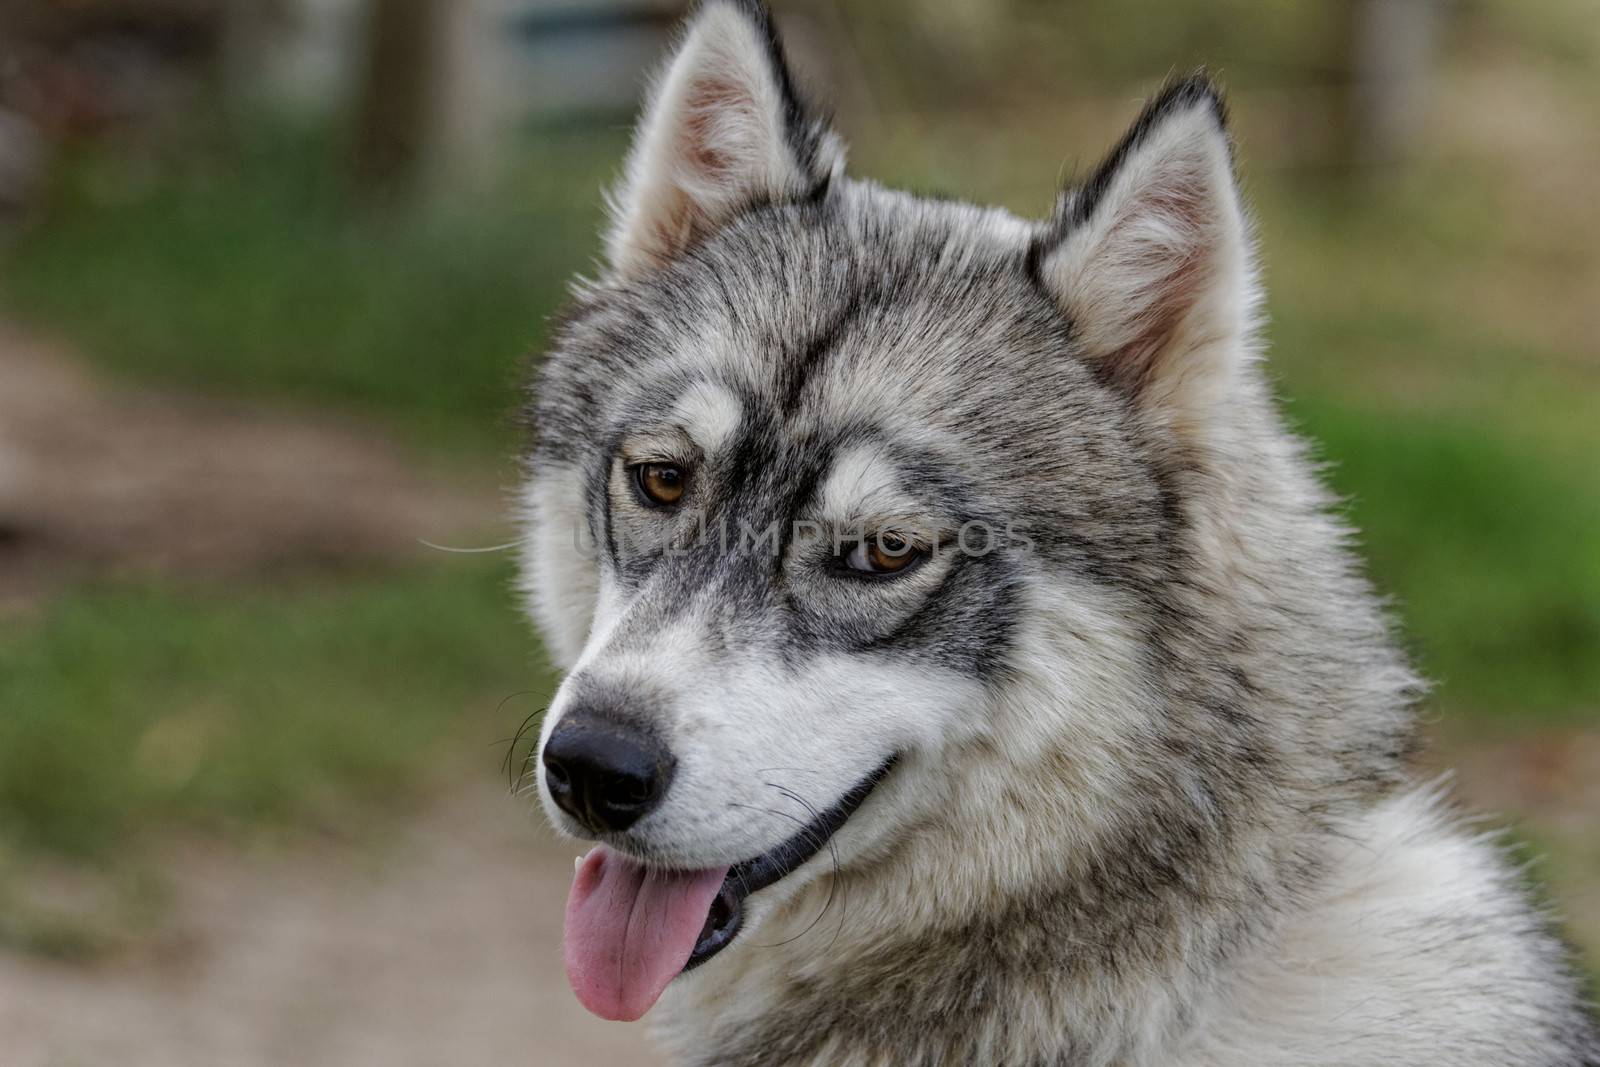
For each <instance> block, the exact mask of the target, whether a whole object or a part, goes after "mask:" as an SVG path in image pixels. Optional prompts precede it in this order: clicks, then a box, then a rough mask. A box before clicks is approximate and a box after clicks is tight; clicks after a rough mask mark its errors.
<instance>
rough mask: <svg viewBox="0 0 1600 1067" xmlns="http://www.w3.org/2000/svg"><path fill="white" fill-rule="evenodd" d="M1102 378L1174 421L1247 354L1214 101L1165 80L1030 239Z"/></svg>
mask: <svg viewBox="0 0 1600 1067" xmlns="http://www.w3.org/2000/svg"><path fill="white" fill-rule="evenodd" d="M1033 254H1034V257H1035V258H1034V265H1035V269H1036V271H1037V274H1038V277H1039V280H1040V282H1041V283H1042V284H1043V285H1044V286H1045V288H1046V289H1047V290H1048V291H1049V292H1050V293H1051V294H1052V295H1053V296H1054V297H1055V299H1056V300H1057V301H1058V302H1059V303H1060V305H1061V307H1062V309H1063V310H1064V311H1065V312H1066V314H1067V316H1068V318H1069V319H1070V321H1071V323H1072V327H1073V330H1074V333H1075V334H1076V336H1077V337H1078V339H1079V341H1080V342H1081V343H1082V344H1083V345H1084V348H1085V350H1086V352H1087V355H1088V357H1089V358H1090V359H1092V360H1094V361H1095V362H1096V364H1097V365H1098V366H1099V367H1100V368H1101V369H1102V370H1103V371H1104V375H1105V377H1106V378H1107V379H1108V380H1110V381H1111V382H1113V383H1114V384H1116V385H1118V386H1120V387H1121V388H1123V389H1125V390H1126V391H1128V392H1129V393H1130V394H1132V395H1134V396H1135V398H1136V399H1137V400H1138V402H1139V403H1141V404H1142V405H1143V406H1145V407H1146V408H1153V409H1156V410H1159V411H1160V412H1161V413H1162V414H1164V415H1165V416H1167V417H1168V418H1169V419H1170V420H1172V421H1176V422H1188V421H1190V420H1192V419H1195V418H1197V417H1201V416H1202V413H1203V411H1204V410H1206V409H1208V408H1211V407H1212V406H1213V405H1214V404H1215V403H1216V402H1218V401H1220V400H1222V399H1223V398H1224V397H1225V396H1226V395H1227V390H1228V386H1229V384H1230V382H1231V381H1232V377H1233V374H1232V372H1233V371H1234V370H1235V369H1236V367H1237V366H1238V365H1239V364H1240V363H1241V362H1242V361H1244V360H1245V359H1247V358H1248V356H1249V345H1248V344H1247V343H1246V342H1248V340H1249V335H1250V331H1251V329H1252V326H1253V320H1254V309H1255V303H1256V286H1255V280H1254V271H1253V266H1252V263H1251V259H1252V253H1251V247H1250V235H1249V228H1248V224H1247V222H1246V219H1245V216H1244V212H1243V210H1242V208H1241V205H1240V201H1239V193H1238V189H1237V187H1236V185H1235V182H1234V175H1233V159H1232V151H1231V147H1230V143H1229V140H1228V133H1227V127H1226V120H1225V115H1224V110H1223V106H1222V99H1221V97H1220V95H1219V94H1218V92H1217V90H1216V88H1215V86H1213V85H1212V84H1211V82H1210V81H1209V80H1208V79H1207V78H1206V77H1205V76H1203V75H1195V76H1193V77H1191V78H1188V79H1186V80H1184V81H1180V82H1176V83H1174V84H1172V85H1169V86H1168V87H1167V88H1166V89H1165V90H1164V91H1163V92H1162V93H1161V94H1160V95H1158V96H1157V97H1156V98H1155V100H1153V101H1152V102H1151V103H1150V104H1149V105H1148V106H1147V107H1146V108H1145V110H1144V113H1143V114H1142V115H1141V116H1140V117H1139V120H1138V121H1137V122H1136V123H1134V125H1133V128H1132V129H1131V130H1130V131H1129V132H1128V134H1127V136H1126V137H1124V138H1123V140H1122V142H1121V143H1120V144H1119V145H1118V146H1117V147H1116V148H1115V149H1114V150H1113V151H1112V152H1111V154H1110V155H1109V156H1108V157H1107V158H1106V160H1105V161H1104V162H1103V163H1101V164H1100V166H1099V167H1098V168H1096V170H1095V171H1094V173H1093V174H1092V175H1091V176H1090V177H1089V179H1088V180H1087V181H1085V182H1084V183H1083V184H1081V185H1079V186H1078V187H1076V188H1075V189H1073V190H1071V191H1069V192H1068V193H1067V194H1066V195H1065V196H1063V198H1062V202H1061V206H1060V209H1059V211H1058V212H1057V215H1056V218H1055V219H1054V220H1053V221H1052V223H1051V227H1050V229H1049V231H1047V233H1046V235H1045V236H1044V237H1043V238H1042V239H1041V241H1040V242H1039V244H1038V245H1037V246H1036V247H1035V249H1034V253H1033Z"/></svg>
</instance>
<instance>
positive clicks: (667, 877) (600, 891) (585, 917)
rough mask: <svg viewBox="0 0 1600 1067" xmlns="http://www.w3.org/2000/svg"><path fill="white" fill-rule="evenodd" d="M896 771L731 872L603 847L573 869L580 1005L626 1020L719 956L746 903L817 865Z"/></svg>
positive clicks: (573, 959)
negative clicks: (655, 864)
mask: <svg viewBox="0 0 1600 1067" xmlns="http://www.w3.org/2000/svg"><path fill="white" fill-rule="evenodd" d="M892 766H894V758H893V757H890V758H889V759H888V760H886V761H884V763H883V765H882V766H880V767H878V768H877V769H876V770H875V771H873V772H872V773H871V774H869V775H867V776H866V777H865V778H863V779H862V780H861V781H859V782H857V783H856V784H855V785H853V786H851V787H850V789H849V790H847V791H846V792H845V794H844V795H843V796H841V797H840V798H839V799H838V801H837V802H835V803H834V805H833V806H832V807H830V808H828V809H826V810H824V811H822V812H819V813H817V814H816V815H815V817H813V818H812V819H811V821H810V822H808V823H806V824H805V825H804V826H802V827H801V828H800V830H799V832H798V833H796V834H794V835H793V836H792V837H790V838H789V839H788V840H786V841H783V842H782V843H780V844H779V845H778V846H777V847H775V848H773V849H771V850H769V851H767V852H764V853H762V854H761V855H759V856H756V857H754V858H752V859H748V860H744V861H742V862H740V863H737V864H734V865H733V866H732V867H714V868H707V869H704V870H697V871H669V870H659V869H655V868H649V867H646V866H645V865H644V864H642V863H640V862H639V861H637V860H635V859H632V858H631V857H628V856H626V855H624V854H622V853H620V852H617V851H615V850H614V849H610V848H607V847H606V846H605V845H600V846H597V847H596V848H594V849H592V850H591V851H590V852H589V854H588V855H587V856H585V857H583V859H582V860H580V861H579V862H578V869H577V874H576V875H575V877H574V878H573V881H572V895H571V896H570V897H569V898H568V900H567V917H566V948H565V955H566V965H567V978H568V980H569V981H570V982H571V983H572V990H573V992H574V993H576V994H577V995H578V999H579V1000H580V1001H582V1002H583V1006H584V1007H586V1008H588V1009H589V1010H590V1011H592V1012H594V1013H595V1014H596V1015H598V1016H600V1017H601V1018H605V1019H619V1020H630V1021H631V1020H633V1019H637V1018H639V1017H640V1016H642V1015H643V1014H644V1013H645V1012H647V1011H649V1010H650V1008H651V1007H652V1006H653V1005H654V1004H655V1002H656V1000H657V999H658V998H659V997H660V996H661V993H662V991H663V990H665V989H666V987H667V984H668V983H669V982H671V981H672V979H673V978H676V977H677V976H678V975H679V974H681V973H683V972H684V971H686V970H689V969H690V968H692V967H697V966H699V965H700V964H702V963H704V962H705V961H706V960H709V959H710V958H711V957H712V956H715V955H716V954H717V953H718V952H721V951H722V950H723V949H725V948H727V947H728V945H730V944H732V943H733V939H734V938H735V937H737V936H738V934H739V929H740V927H741V926H743V924H744V899H745V898H746V897H748V896H749V895H750V894H751V893H755V892H758V891H759V890H762V889H765V888H766V887H767V886H770V885H772V884H773V883H774V882H776V881H778V880H779V879H781V878H783V877H785V876H787V875H788V874H790V873H791V872H793V871H795V870H796V869H798V868H799V867H800V865H801V864H803V863H805V862H806V861H807V860H809V859H810V858H811V857H812V856H815V855H816V854H817V853H818V852H820V851H821V850H822V849H823V848H824V847H826V846H827V843H828V842H829V841H830V840H832V838H833V835H834V834H835V833H837V832H838V830H839V828H840V827H841V826H843V825H844V824H845V821H846V820H848V819H849V818H850V816H851V815H853V814H854V813H855V811H856V809H857V808H859V807H860V806H861V804H862V802H863V801H865V800H866V799H867V797H868V796H869V795H870V794H871V793H872V791H873V789H875V788H877V786H878V783H879V782H881V781H883V779H884V777H885V776H886V775H887V774H888V773H889V769H890V768H891V767H892Z"/></svg>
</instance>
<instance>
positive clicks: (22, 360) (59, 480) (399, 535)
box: [0, 321, 502, 613]
mask: <svg viewBox="0 0 1600 1067" xmlns="http://www.w3.org/2000/svg"><path fill="white" fill-rule="evenodd" d="M417 468H418V463H417V459H416V457H415V456H411V455H408V454H407V453H406V452H405V451H404V450H403V449H401V448H399V447H397V446H396V445H395V444H394V442H393V441H390V440H388V439H387V438H385V437H383V436H382V435H381V434H378V433H375V432H373V431H371V430H364V429H362V428H359V427H356V426H353V425H351V424H350V423H349V422H348V421H345V420H339V419H334V418H316V417H312V416H306V415H301V414H297V413H290V412H287V411H284V410H282V409H280V408H275V407H267V406H261V405H244V404H238V403H228V402H223V401H220V400H217V399H215V398H202V397H192V396H175V395H170V394H167V393H160V392H154V391H151V390H137V389H113V388H110V387H107V386H105V385H103V384H102V383H101V382H100V381H98V380H97V379H96V378H95V377H94V376H93V375H92V374H91V373H89V371H88V370H87V369H86V368H85V367H84V366H82V365H81V364H80V363H78V362H77V361H76V360H74V359H72V358H70V357H69V355H68V354H67V353H65V352H63V351H61V350H60V349H59V348H57V347H55V346H53V345H50V344H47V343H45V342H43V341H41V340H39V339H37V338H35V337H32V336H28V335H25V334H23V333H21V332H19V331H17V330H16V329H15V328H12V327H9V326H8V325H7V324H6V323H4V322H3V321H0V613H3V612H6V611H15V610H17V609H19V608H25V607H26V606H27V605H28V604H30V603H34V602H37V601H38V600H39V598H41V597H43V596H46V595H48V593H49V592H50V591H51V590H52V589H55V588H57V587H58V586H60V585H61V584H62V583H64V582H67V581H70V580H72V579H74V578H78V577H83V576H85V575H95V574H104V573H107V572H119V573H127V572H141V573H155V574H160V575H181V576H184V577H186V578H192V577H201V578H210V577H228V576H236V575H246V574H259V573H261V572H262V571H266V570H271V569H273V568H277V567H283V566H290V565H292V566H298V567H304V566H306V565H307V564H316V563H336V562H340V561H346V560H370V559H374V558H386V557H387V558H393V557H395V556H397V555H406V554H417V553H420V552H422V551H424V549H423V548H422V547H421V546H420V545H419V544H418V542H417V536H418V533H417V532H418V531H427V532H428V534H430V535H432V537H437V538H438V539H440V541H444V542H448V541H449V540H450V539H451V538H452V537H455V536H461V535H464V534H465V533H470V532H472V531H481V530H483V529H485V528H486V527H489V526H492V525H494V524H496V523H497V522H498V520H499V519H500V514H501V510H502V509H501V504H500V501H499V499H498V495H497V492H496V490H495V488H494V486H493V484H492V483H490V484H480V485H468V484H464V482H463V480H462V479H460V478H453V479H451V480H449V481H446V480H444V479H439V478H435V479H429V478H426V477H424V476H422V475H420V474H419V473H418V469H417Z"/></svg>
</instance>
